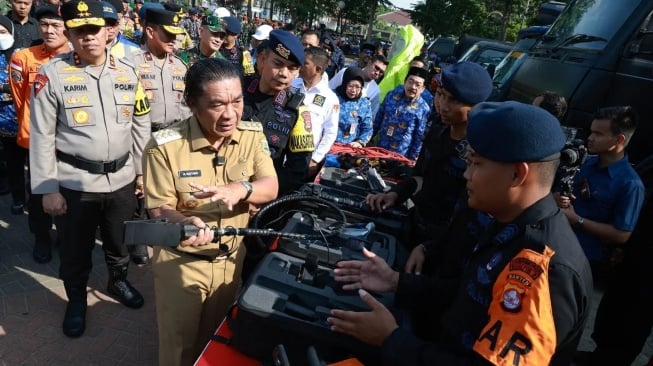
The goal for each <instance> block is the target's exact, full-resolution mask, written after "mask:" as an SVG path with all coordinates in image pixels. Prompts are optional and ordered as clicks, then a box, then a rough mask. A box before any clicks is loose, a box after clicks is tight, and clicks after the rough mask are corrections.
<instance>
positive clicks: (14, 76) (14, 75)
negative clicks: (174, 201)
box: [11, 70, 23, 83]
mask: <svg viewBox="0 0 653 366" xmlns="http://www.w3.org/2000/svg"><path fill="white" fill-rule="evenodd" d="M11 80H13V81H14V83H20V82H22V81H23V74H22V73H21V72H20V71H18V70H11Z"/></svg>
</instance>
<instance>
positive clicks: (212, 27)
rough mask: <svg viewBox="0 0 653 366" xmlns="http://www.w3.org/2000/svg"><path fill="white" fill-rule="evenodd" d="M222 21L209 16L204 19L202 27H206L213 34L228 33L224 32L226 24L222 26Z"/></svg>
mask: <svg viewBox="0 0 653 366" xmlns="http://www.w3.org/2000/svg"><path fill="white" fill-rule="evenodd" d="M222 23H223V22H222V19H220V18H218V17H215V16H213V15H207V16H205V17H204V18H202V25H205V26H207V27H208V28H209V31H211V32H223V33H226V32H225V30H224V24H222Z"/></svg>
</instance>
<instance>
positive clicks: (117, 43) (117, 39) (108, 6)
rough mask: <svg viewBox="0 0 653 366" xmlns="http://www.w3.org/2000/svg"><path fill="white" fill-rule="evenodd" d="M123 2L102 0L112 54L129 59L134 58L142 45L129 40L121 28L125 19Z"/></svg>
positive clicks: (108, 42) (119, 0)
mask: <svg viewBox="0 0 653 366" xmlns="http://www.w3.org/2000/svg"><path fill="white" fill-rule="evenodd" d="M123 9H124V7H123V4H122V1H121V0H108V1H103V2H102V10H103V11H104V21H105V22H106V23H107V26H106V28H107V44H108V45H109V47H110V49H111V54H112V55H114V56H116V57H125V58H127V59H128V60H129V61H133V60H134V53H136V52H138V51H139V50H140V47H139V46H138V45H137V44H136V43H134V42H132V41H130V40H128V39H127V38H126V37H125V35H124V34H123V33H122V31H121V30H120V24H121V23H122V19H123V11H124V10H123Z"/></svg>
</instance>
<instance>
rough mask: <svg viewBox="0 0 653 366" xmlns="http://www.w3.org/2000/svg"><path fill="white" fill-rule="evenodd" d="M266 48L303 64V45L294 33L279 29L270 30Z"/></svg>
mask: <svg viewBox="0 0 653 366" xmlns="http://www.w3.org/2000/svg"><path fill="white" fill-rule="evenodd" d="M268 48H269V49H270V50H272V52H274V53H276V54H277V55H279V56H280V57H282V58H284V59H286V60H289V61H293V62H296V63H298V64H300V65H302V66H304V47H302V43H301V42H300V41H299V38H297V36H295V35H294V34H292V33H290V32H286V31H284V30H280V29H275V30H273V31H272V32H270V41H269V43H268Z"/></svg>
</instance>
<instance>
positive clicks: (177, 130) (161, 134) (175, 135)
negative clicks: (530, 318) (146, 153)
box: [152, 123, 184, 146]
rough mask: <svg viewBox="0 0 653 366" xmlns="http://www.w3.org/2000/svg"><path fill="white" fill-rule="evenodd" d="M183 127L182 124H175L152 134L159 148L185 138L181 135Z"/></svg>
mask: <svg viewBox="0 0 653 366" xmlns="http://www.w3.org/2000/svg"><path fill="white" fill-rule="evenodd" d="M182 126H183V125H182V124H180V123H175V124H173V125H171V126H170V127H168V128H164V129H162V130H158V131H156V132H154V133H152V137H154V140H155V141H156V144H157V145H159V146H160V145H163V144H167V143H168V142H170V141H175V140H179V139H181V138H183V137H184V136H183V135H182V134H181V128H183V127H182Z"/></svg>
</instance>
